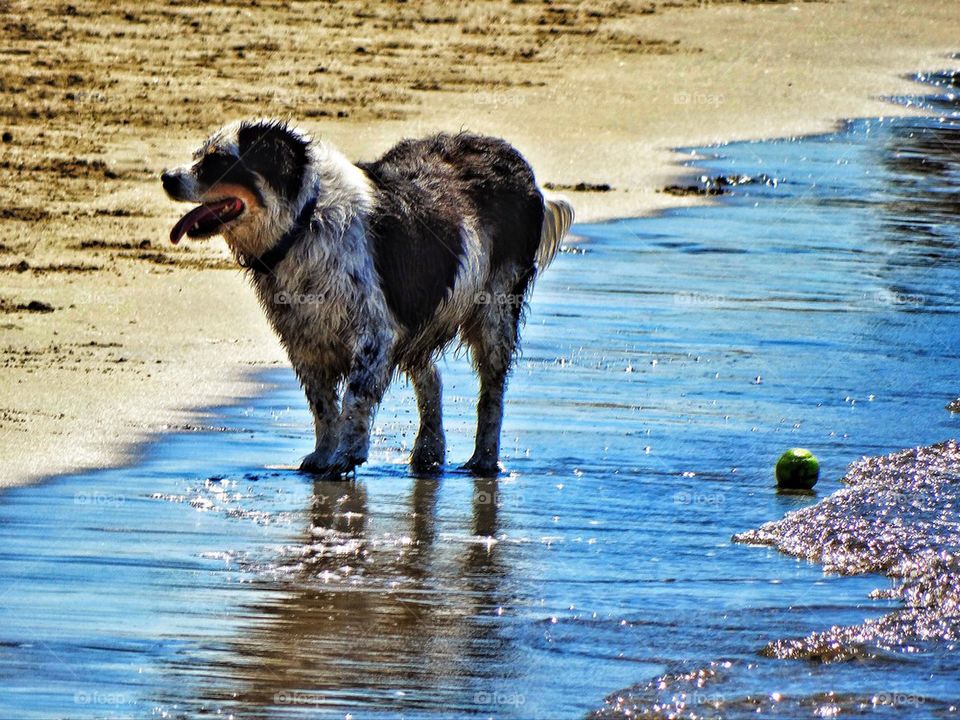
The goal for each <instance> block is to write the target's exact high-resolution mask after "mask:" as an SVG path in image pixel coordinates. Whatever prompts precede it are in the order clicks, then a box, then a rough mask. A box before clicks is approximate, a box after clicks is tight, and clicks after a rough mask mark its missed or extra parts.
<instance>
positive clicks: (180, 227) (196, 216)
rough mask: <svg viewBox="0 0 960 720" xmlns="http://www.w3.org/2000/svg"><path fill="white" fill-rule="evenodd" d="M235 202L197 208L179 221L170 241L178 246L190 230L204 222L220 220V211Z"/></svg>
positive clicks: (223, 202)
mask: <svg viewBox="0 0 960 720" xmlns="http://www.w3.org/2000/svg"><path fill="white" fill-rule="evenodd" d="M232 202H234V201H233V200H223V201H221V202H218V203H212V204H210V205H201V206H200V207H196V208H194V209H193V210H191V211H190V212H188V213H187V214H186V215H184V216H183V217H182V218H180V219H179V220H178V221H177V224H176V225H174V226H173V229H172V230H171V231H170V241H171V242H172V243H173V244H174V245H176V244H177V243H178V242H180V238H182V237H183V236H184V235H186V234H187V233H188V232H189V231H190V228H192V227H193V226H194V225H196V224H197V223H199V222H202V221H204V220H212V219H219V211H221V210H223V209H224V208H225V207H227V206H228V205H230V204H231V203H232Z"/></svg>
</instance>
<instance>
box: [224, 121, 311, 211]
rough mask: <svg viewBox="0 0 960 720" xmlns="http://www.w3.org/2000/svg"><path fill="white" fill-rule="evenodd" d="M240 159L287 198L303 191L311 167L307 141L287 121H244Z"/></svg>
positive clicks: (239, 135) (238, 138) (238, 132)
mask: <svg viewBox="0 0 960 720" xmlns="http://www.w3.org/2000/svg"><path fill="white" fill-rule="evenodd" d="M237 146H238V147H237V149H238V150H239V151H240V159H241V160H242V161H243V164H244V165H245V166H246V167H247V168H248V169H249V170H251V171H253V172H255V173H257V174H258V175H259V176H260V177H262V178H263V179H264V180H265V181H266V182H267V183H269V184H270V186H271V187H272V188H273V190H274V191H275V192H276V193H277V194H278V195H280V196H281V197H283V198H284V199H286V200H294V199H295V198H296V197H297V196H298V195H299V194H300V187H301V185H302V183H303V174H304V170H305V169H306V166H307V161H308V154H307V140H306V139H305V138H303V137H302V136H300V135H299V134H298V133H296V132H294V131H293V130H291V129H290V127H289V126H288V125H287V124H286V123H284V122H277V121H263V122H254V123H243V124H242V125H241V126H240V129H239V130H238V131H237Z"/></svg>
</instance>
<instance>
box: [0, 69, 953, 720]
mask: <svg viewBox="0 0 960 720" xmlns="http://www.w3.org/2000/svg"><path fill="white" fill-rule="evenodd" d="M938 79H939V81H940V82H942V83H944V82H946V83H949V82H950V78H948V77H941V78H933V80H938ZM941 91H942V92H943V96H942V97H941V98H940V99H935V98H930V99H927V100H925V101H924V102H927V103H931V104H933V105H934V106H935V107H936V108H937V109H938V111H939V112H940V113H942V119H941V118H934V119H923V120H918V119H904V120H887V121H878V120H870V121H855V122H852V123H850V124H848V125H847V126H845V127H844V128H843V129H842V130H841V131H839V132H837V133H833V134H830V135H824V136H819V137H813V138H805V139H802V140H796V141H777V142H764V143H742V144H736V145H729V146H724V147H721V148H709V149H701V150H699V151H698V152H699V154H700V155H701V156H703V157H704V158H705V159H702V160H699V161H698V162H697V166H698V167H701V168H704V172H705V173H706V174H707V175H711V176H713V175H719V174H723V175H749V176H759V175H761V174H765V175H766V176H769V177H770V178H776V179H777V182H776V183H772V182H771V183H743V184H738V185H735V186H734V187H732V188H729V190H730V192H729V193H728V195H727V197H724V198H721V200H720V202H719V204H717V205H716V206H712V207H704V208H695V209H688V210H683V211H677V212H671V213H667V214H665V215H662V216H659V217H656V218H650V219H642V220H631V221H620V222H613V223H606V224H601V225H581V226H578V227H577V232H578V233H579V235H580V237H581V238H582V240H581V241H580V242H578V243H577V244H576V246H575V248H576V250H575V251H574V252H569V253H566V254H564V255H562V256H561V257H560V258H558V260H557V261H556V263H555V264H554V266H552V267H551V268H550V271H549V272H548V273H547V274H545V275H544V277H543V278H542V279H541V281H540V282H539V284H538V287H537V289H536V292H535V297H534V300H533V303H532V307H531V309H530V314H529V320H528V323H527V326H526V329H525V332H524V354H523V357H522V359H521V360H520V362H519V365H518V367H517V369H516V372H515V373H514V375H513V378H512V382H511V387H510V391H509V394H508V397H509V401H508V409H507V414H506V423H505V430H504V443H503V444H504V452H505V458H504V460H505V465H506V467H507V469H508V473H507V474H506V475H505V476H503V477H501V478H500V479H499V480H498V481H491V480H473V479H472V478H470V477H468V476H465V475H461V474H457V473H455V472H449V473H448V474H447V475H446V476H445V477H443V478H442V479H440V480H438V481H429V480H414V479H412V478H410V477H409V476H408V474H407V471H406V467H405V465H404V460H405V455H406V453H407V452H408V450H409V445H410V443H411V442H412V435H413V431H414V427H415V416H414V410H415V408H414V403H413V398H412V392H411V390H410V388H408V387H405V386H404V385H403V384H397V386H395V387H394V388H392V389H391V391H390V393H389V396H388V398H387V400H386V401H385V403H384V405H383V406H382V407H381V410H380V412H379V414H378V418H377V431H376V433H377V434H376V437H375V441H374V448H373V451H372V456H371V460H370V462H369V463H368V465H367V466H365V467H364V468H363V469H362V470H361V471H360V473H359V475H358V478H357V480H356V482H353V483H314V482H312V481H311V480H310V479H309V478H308V477H306V476H303V475H300V474H298V473H297V472H294V471H291V470H283V469H270V467H269V466H272V465H285V464H290V463H293V462H295V461H296V460H297V458H298V457H300V456H302V455H304V454H305V453H306V452H307V451H308V450H309V449H310V444H311V428H310V421H309V417H308V414H307V411H306V408H305V403H304V401H303V398H302V396H301V394H300V391H299V389H298V388H297V387H296V384H295V381H294V378H293V376H292V374H291V373H290V372H289V371H287V370H278V371H272V372H269V373H266V374H265V375H264V378H263V379H264V382H265V389H264V393H263V395H262V396H261V397H260V398H258V399H257V400H256V401H253V402H250V403H247V404H244V405H242V406H238V407H231V408H225V409H220V410H217V411H216V412H215V414H214V416H213V417H212V419H211V422H210V427H208V428H203V429H200V430H198V431H190V432H180V433H174V434H171V435H169V436H167V437H164V438H162V439H161V440H160V441H158V442H157V443H155V444H153V445H152V446H150V447H149V448H148V449H147V450H146V452H145V454H144V457H143V458H142V460H141V461H140V462H138V463H137V464H136V465H134V466H132V467H128V468H123V469H119V470H110V471H103V472H96V473H89V474H83V475H77V476H73V477H64V478H58V479H56V480H53V481H50V482H48V483H46V484H44V485H42V486H38V487H32V488H24V489H18V490H12V491H8V492H5V493H4V494H3V495H0V578H3V580H2V584H0V682H2V685H3V688H4V692H2V693H0V717H3V718H6V717H11V718H12V717H16V718H24V719H29V718H48V717H70V718H100V717H116V718H120V717H132V718H133V717H135V718H142V717H151V716H156V717H171V718H178V717H184V718H187V717H190V718H192V717H198V716H203V715H214V716H217V715H223V716H229V715H233V716H234V717H237V718H266V717H271V718H275V717H284V718H313V717H323V716H327V715H329V716H331V717H342V716H344V715H345V714H346V713H352V714H353V717H357V718H368V717H372V718H377V717H382V718H395V717H398V716H401V715H402V716H404V717H446V716H484V717H486V716H495V717H498V718H535V717H543V718H567V717H576V716H583V715H585V714H587V713H590V712H591V711H594V710H597V709H599V708H602V707H604V698H605V697H607V696H608V695H610V694H611V693H613V694H614V702H612V703H610V704H609V705H607V706H606V708H607V709H606V710H605V711H604V712H606V713H609V714H614V715H616V714H617V713H619V712H620V711H619V710H618V709H617V708H616V702H615V697H616V693H617V692H618V691H619V690H620V689H621V688H630V687H631V686H636V687H635V688H634V691H633V692H634V693H635V695H636V697H639V698H640V700H641V701H642V702H640V706H642V707H644V708H647V709H648V710H650V713H651V714H652V715H653V716H658V715H667V714H669V713H671V712H676V713H680V714H683V713H686V712H688V710H689V707H690V704H686V705H683V707H679V708H678V705H677V702H676V696H677V694H678V693H681V694H682V693H686V694H687V696H688V697H689V696H693V697H692V699H693V700H699V701H700V702H699V703H696V706H697V711H698V712H699V713H700V714H701V715H704V714H705V715H707V716H710V715H711V713H713V714H716V715H722V716H727V717H729V716H741V715H747V714H750V715H755V714H756V712H755V711H756V708H757V707H758V706H759V707H761V708H763V709H767V710H769V711H770V712H776V711H777V708H783V711H782V713H781V714H783V715H784V716H797V715H813V714H814V713H818V714H821V715H823V714H830V713H832V714H840V715H847V714H857V713H859V712H862V711H865V710H871V711H876V710H883V709H886V710H887V711H888V712H889V714H890V716H891V717H904V716H912V717H939V716H942V715H944V714H952V713H955V712H956V709H955V706H956V705H957V704H958V701H960V686H958V683H957V681H956V678H957V677H958V676H960V656H958V653H957V651H956V649H955V648H954V647H953V646H951V645H949V644H946V643H939V644H937V643H934V644H932V645H931V646H930V647H927V648H924V649H922V650H921V651H918V652H915V653H910V654H904V653H898V652H890V653H885V654H878V655H871V656H868V657H864V658H863V659H861V660H859V661H858V662H856V663H832V664H821V663H810V662H807V661H796V660H782V659H777V658H772V657H764V656H762V655H761V654H760V651H761V650H762V649H763V648H764V647H765V646H767V644H768V643H771V642H774V641H777V640H780V639H784V638H791V637H799V636H803V635H806V634H808V633H811V632H814V631H817V630H823V629H826V628H828V627H830V626H831V625H834V624H838V625H855V624H858V623H862V622H863V621H864V620H865V619H868V618H877V617H880V616H882V615H884V614H885V613H887V612H889V611H891V610H892V609H895V608H896V607H897V606H898V602H897V600H896V599H895V598H887V599H877V598H871V597H870V594H871V592H872V591H873V590H875V589H876V588H877V587H882V586H884V584H887V585H889V584H890V581H888V580H886V579H885V578H883V577H882V576H879V575H872V576H871V575H862V576H852V577H849V576H848V577H843V576H838V575H826V574H824V572H823V570H822V568H821V567H820V566H819V565H816V564H813V563H809V562H804V561H798V560H795V559H792V558H789V557H787V556H784V555H781V554H780V553H778V552H777V551H775V550H773V549H767V548H756V547H749V546H745V545H738V544H733V543H732V542H731V536H732V535H733V534H734V533H737V532H741V531H745V530H748V529H750V528H754V527H757V526H759V525H761V524H762V523H764V522H765V521H769V520H773V519H776V518H778V517H780V516H781V515H783V514H784V513H785V512H787V511H789V510H794V509H798V508H802V507H805V506H807V505H810V504H812V503H814V502H816V500H817V498H816V497H812V496H785V495H777V494H776V492H775V491H774V488H773V487H772V485H773V481H772V466H773V464H774V462H775V461H776V458H777V457H778V456H779V454H780V453H781V452H782V451H783V450H785V449H786V448H788V447H792V446H805V447H809V448H811V449H812V450H813V451H814V452H815V453H816V454H817V455H818V456H819V457H820V460H821V466H822V479H821V482H820V484H819V485H818V486H817V492H818V493H819V495H820V497H823V496H825V495H827V494H829V493H831V492H833V491H834V490H836V489H838V488H839V487H840V483H839V478H840V477H841V476H842V475H843V474H844V471H845V468H846V465H847V464H848V463H849V462H851V461H852V460H854V459H856V458H857V457H859V456H861V455H873V454H883V453H887V452H891V451H894V450H898V449H900V448H903V447H909V446H915V445H921V444H929V443H933V442H936V441H939V440H943V439H945V438H948V437H952V436H954V435H956V434H957V424H958V422H960V420H958V418H957V416H954V415H951V414H950V413H948V412H947V411H946V410H945V409H944V406H945V405H946V404H947V403H948V402H949V401H950V400H952V399H953V398H955V397H956V394H957V392H958V388H957V386H956V372H955V367H956V361H957V359H958V355H957V353H958V340H960V305H958V301H957V299H956V293H955V288H956V287H958V280H960V263H958V262H957V261H958V259H960V199H958V198H960V159H958V153H960V122H958V118H957V115H956V114H955V110H956V105H955V101H954V100H953V99H951V98H950V97H947V93H949V92H950V91H951V90H950V88H949V87H946V88H941ZM938 92H940V91H938ZM215 321H216V319H215V318H211V322H215ZM445 380H446V386H445V393H446V395H445V412H446V427H447V432H448V439H449V445H450V460H451V463H455V462H459V461H462V460H464V459H466V458H467V457H468V455H469V452H470V449H471V440H470V435H471V432H472V422H473V417H472V415H473V413H472V406H473V396H474V391H475V384H474V381H473V379H472V376H471V374H470V372H469V367H468V365H467V363H466V362H465V360H464V359H463V358H451V359H450V360H449V361H448V362H447V363H446V365H445ZM950 532H955V529H954V530H950ZM951 537H952V536H951ZM717 677H720V678H722V682H715V681H714V678H717ZM658 693H659V694H660V695H662V696H663V697H661V696H660V695H658ZM696 693H701V694H705V693H708V695H705V696H704V697H699V698H697V697H696ZM773 693H780V694H781V697H786V698H790V699H791V701H790V702H789V703H786V704H781V700H780V699H776V698H774V699H771V694H773ZM831 693H832V694H831ZM877 697H879V698H880V700H879V701H874V698H877ZM887 700H889V702H887ZM645 703H646V704H645ZM711 703H712V704H711ZM650 708H659V709H650ZM711 708H712V709H711ZM834 708H836V710H835V711H834ZM688 714H689V713H688Z"/></svg>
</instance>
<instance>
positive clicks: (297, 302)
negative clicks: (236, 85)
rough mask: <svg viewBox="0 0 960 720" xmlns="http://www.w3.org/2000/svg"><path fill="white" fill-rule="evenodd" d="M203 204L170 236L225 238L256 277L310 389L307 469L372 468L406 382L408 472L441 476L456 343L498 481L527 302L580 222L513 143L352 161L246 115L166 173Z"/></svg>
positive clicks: (463, 144)
mask: <svg viewBox="0 0 960 720" xmlns="http://www.w3.org/2000/svg"><path fill="white" fill-rule="evenodd" d="M162 181H163V187H164V189H165V190H166V192H167V194H168V195H169V196H170V197H171V198H172V199H174V200H178V201H184V202H193V203H200V206H199V207H197V208H195V209H193V210H191V211H190V212H188V213H187V214H186V215H184V216H183V218H181V219H180V221H179V222H177V224H176V225H175V226H174V228H173V230H172V231H171V233H170V239H171V240H172V241H173V242H178V241H179V240H180V239H181V238H182V237H183V236H184V235H186V236H187V237H190V238H206V237H210V236H213V235H222V236H223V237H224V239H225V240H226V242H227V245H228V246H229V248H230V250H231V251H232V252H233V254H234V256H235V257H236V259H237V261H238V262H239V263H240V265H242V266H243V267H245V268H246V269H247V271H248V273H249V276H250V279H251V281H252V283H253V286H254V288H255V289H256V292H257V295H258V297H259V299H260V303H261V304H262V306H263V309H264V311H265V312H266V314H267V317H268V319H269V320H270V322H271V324H272V325H273V327H274V329H275V330H276V332H277V333H278V334H279V336H280V340H281V342H282V343H283V345H284V347H285V348H286V351H287V353H288V355H289V357H290V361H291V363H292V364H293V367H294V369H295V370H296V373H297V375H298V377H299V378H300V381H301V383H302V384H303V388H304V390H305V392H306V396H307V400H308V402H309V404H310V409H311V411H312V413H313V417H314V423H315V429H316V441H317V442H316V449H315V450H314V451H313V452H312V453H310V454H309V455H308V456H307V457H306V458H305V459H304V460H303V464H302V468H303V469H304V470H307V471H310V472H314V473H317V474H319V475H322V476H325V477H340V476H342V475H344V474H346V473H349V472H351V471H352V470H353V469H354V468H355V467H356V466H357V465H360V464H361V463H363V462H364V461H365V460H366V459H367V451H368V447H369V434H370V425H371V422H372V419H373V413H374V411H375V409H376V406H377V404H378V403H379V402H380V399H381V398H382V397H383V393H384V391H385V390H386V388H387V384H388V383H389V381H390V379H391V377H392V376H393V374H394V372H395V371H400V372H403V373H406V374H407V375H408V376H409V377H410V379H411V381H412V383H413V387H414V389H415V391H416V397H417V407H418V409H419V412H420V429H419V432H418V434H417V438H416V442H415V445H414V449H413V453H412V455H411V458H410V464H411V467H412V469H413V471H414V472H415V473H417V474H425V473H435V472H438V471H439V469H440V468H441V467H442V466H443V462H444V456H445V440H444V434H443V427H442V425H441V411H440V406H441V402H440V397H441V385H440V374H439V372H438V370H437V366H436V364H435V359H436V357H437V356H438V354H439V353H441V352H442V351H443V349H444V348H446V347H447V346H448V345H449V344H450V343H451V342H452V341H453V340H454V338H456V337H457V336H458V335H459V337H460V340H461V342H462V343H464V344H466V345H467V346H468V347H469V349H470V353H471V357H472V360H473V363H474V366H475V367H476V370H477V373H478V374H479V376H480V398H479V402H478V404H477V415H478V417H477V435H476V449H475V452H474V453H473V457H471V458H470V460H469V461H468V462H467V463H466V466H465V467H467V468H468V469H470V470H471V471H473V472H474V473H477V474H492V473H495V472H496V471H497V468H498V461H499V450H500V426H501V421H502V416H503V395H504V388H505V384H506V378H507V373H508V371H509V369H510V365H511V361H512V359H513V357H514V353H515V350H516V348H517V343H518V339H519V327H520V322H521V315H522V310H523V306H524V300H525V298H526V297H527V294H528V292H529V291H530V288H531V283H532V281H533V279H534V277H535V276H536V274H537V273H538V272H539V271H541V270H543V268H544V267H545V266H546V265H547V264H548V263H549V262H550V261H551V260H552V259H553V258H554V256H555V255H556V254H557V251H558V249H559V246H560V241H561V240H562V239H563V236H564V234H565V233H566V232H567V230H568V229H569V227H570V225H571V223H572V222H573V209H572V207H571V206H570V204H569V203H568V202H567V201H565V200H563V199H545V198H544V195H543V193H542V192H541V191H540V189H539V188H538V187H537V184H536V181H535V180H534V176H533V171H532V170H531V168H530V166H529V164H527V162H526V161H525V160H524V158H523V157H522V156H521V155H520V153H519V152H517V150H516V149H514V148H513V147H511V146H510V145H508V144H507V143H506V142H504V141H502V140H498V139H495V138H490V137H481V136H477V135H470V134H466V133H461V134H459V135H435V136H433V137H428V138H425V139H422V140H405V141H403V142H401V143H400V144H398V145H396V146H395V147H394V148H393V149H391V150H390V151H389V152H388V153H387V154H386V155H384V156H383V157H382V158H380V159H379V160H377V161H375V162H369V163H360V164H356V165H354V164H353V163H351V162H350V161H348V160H347V159H346V158H345V157H344V156H343V155H341V154H340V153H339V152H338V151H337V150H335V149H334V148H332V147H331V146H330V145H328V144H326V143H323V142H318V141H316V140H311V139H310V138H309V137H307V136H306V135H305V134H303V133H302V132H300V131H298V130H296V129H294V128H292V127H290V126H289V125H288V124H287V123H285V122H280V121H275V120H254V121H244V122H240V123H235V124H232V125H228V126H227V127H225V128H223V129H221V130H220V131H218V132H216V133H215V134H214V135H213V136H211V137H210V138H209V139H208V140H207V141H206V142H205V143H204V144H203V145H202V146H201V147H200V149H199V150H197V152H196V153H195V154H194V159H193V162H192V163H191V164H189V165H186V166H183V167H180V168H177V169H174V170H170V171H167V172H164V173H163V176H162Z"/></svg>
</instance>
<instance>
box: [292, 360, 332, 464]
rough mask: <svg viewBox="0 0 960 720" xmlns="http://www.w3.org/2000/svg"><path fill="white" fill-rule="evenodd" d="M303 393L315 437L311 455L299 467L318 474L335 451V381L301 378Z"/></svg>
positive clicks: (311, 376)
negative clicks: (311, 416)
mask: <svg viewBox="0 0 960 720" xmlns="http://www.w3.org/2000/svg"><path fill="white" fill-rule="evenodd" d="M302 381H303V389H304V392H305V393H306V395H307V402H308V403H309V404H310V412H311V413H313V428H314V432H315V433H316V439H317V442H316V446H315V448H314V451H313V452H312V453H310V454H309V455H307V456H306V457H305V458H304V459H303V462H302V463H301V464H300V469H301V470H305V471H308V472H316V471H318V470H321V469H323V468H325V467H327V465H328V464H329V463H330V458H331V456H332V455H333V452H334V450H336V449H337V420H338V417H339V415H340V407H339V405H338V403H337V381H336V379H335V378H327V377H324V376H322V375H316V376H314V375H307V374H304V375H303V376H302Z"/></svg>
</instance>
